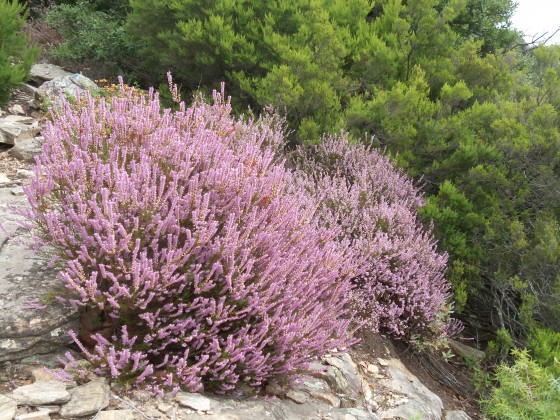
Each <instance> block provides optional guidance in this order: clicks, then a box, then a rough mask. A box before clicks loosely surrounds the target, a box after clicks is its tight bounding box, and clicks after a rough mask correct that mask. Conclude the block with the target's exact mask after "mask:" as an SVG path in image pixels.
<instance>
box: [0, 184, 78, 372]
mask: <svg viewBox="0 0 560 420" xmlns="http://www.w3.org/2000/svg"><path fill="white" fill-rule="evenodd" d="M12 189H13V188H0V223H1V224H2V228H3V229H0V267H1V269H0V362H3V361H8V360H19V359H23V358H25V357H29V356H32V355H34V354H45V353H49V352H51V351H54V350H57V349H59V348H60V347H62V346H65V345H67V344H69V343H71V342H72V339H71V338H70V337H69V336H68V331H69V330H70V329H73V330H76V329H77V328H78V314H77V311H76V310H75V309H72V308H71V307H70V306H68V305H63V304H61V303H59V302H56V301H50V302H48V305H43V306H40V304H41V302H43V300H44V297H45V294H47V293H49V292H51V293H52V291H53V290H55V289H57V288H60V285H61V282H60V280H58V278H57V273H56V271H55V270H54V269H51V268H49V267H48V266H47V261H46V259H45V258H44V257H41V256H39V255H38V254H37V253H36V252H34V251H32V250H30V249H28V248H27V247H26V246H25V245H23V244H22V243H21V242H19V241H20V240H23V241H29V240H30V239H29V236H28V234H27V233H25V232H24V231H23V230H22V229H21V227H20V225H19V224H18V220H20V216H17V215H16V214H14V213H13V212H12V211H11V210H10V208H9V206H11V205H14V206H18V205H25V204H26V203H27V199H26V198H25V197H24V196H16V195H13V194H12V191H11V190H12ZM32 302H35V303H37V304H38V305H37V306H36V307H35V308H31V307H30V303H32Z"/></svg>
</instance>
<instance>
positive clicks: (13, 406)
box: [0, 395, 17, 420]
mask: <svg viewBox="0 0 560 420" xmlns="http://www.w3.org/2000/svg"><path fill="white" fill-rule="evenodd" d="M16 411H17V403H16V402H15V401H14V400H13V399H11V398H8V397H6V396H4V395H0V420H12V419H13V418H14V416H15V415H16Z"/></svg>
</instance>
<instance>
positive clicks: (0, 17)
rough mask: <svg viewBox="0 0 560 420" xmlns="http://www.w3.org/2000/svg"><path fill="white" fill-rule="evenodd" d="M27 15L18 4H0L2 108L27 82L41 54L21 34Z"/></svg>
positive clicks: (0, 85) (0, 98) (0, 83)
mask: <svg viewBox="0 0 560 420" xmlns="http://www.w3.org/2000/svg"><path fill="white" fill-rule="evenodd" d="M27 15H28V12H27V9H26V8H25V7H24V6H23V5H21V4H19V3H18V1H17V0H13V1H7V0H0V106H3V105H5V104H7V103H8V101H9V100H10V94H11V92H12V89H14V88H16V87H17V86H19V85H20V84H21V83H23V82H25V81H26V80H27V77H28V76H29V69H30V68H31V66H32V65H33V63H34V62H35V58H36V57H37V54H38V53H39V50H38V49H37V48H34V47H30V46H29V43H28V40H27V38H26V37H25V35H24V34H22V33H21V29H22V28H23V26H24V24H25V19H26V18H27Z"/></svg>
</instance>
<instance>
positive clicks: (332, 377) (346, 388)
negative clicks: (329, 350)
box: [325, 353, 363, 408]
mask: <svg viewBox="0 0 560 420" xmlns="http://www.w3.org/2000/svg"><path fill="white" fill-rule="evenodd" d="M325 362H326V363H328V364H329V365H331V366H332V367H334V369H330V370H329V371H328V373H327V382H328V383H329V385H330V386H331V388H332V389H333V390H334V391H335V392H336V393H337V394H339V395H344V398H343V401H342V402H341V404H342V407H345V408H349V407H355V406H356V405H358V406H360V407H363V404H362V401H361V396H360V394H361V391H362V380H361V375H360V371H359V370H358V366H357V365H356V364H355V363H354V361H353V360H352V358H351V357H350V355H349V354H348V353H341V354H338V355H333V356H329V357H325Z"/></svg>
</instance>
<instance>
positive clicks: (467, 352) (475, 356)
mask: <svg viewBox="0 0 560 420" xmlns="http://www.w3.org/2000/svg"><path fill="white" fill-rule="evenodd" d="M449 348H450V349H451V350H453V352H454V353H456V354H458V355H459V356H462V357H463V358H465V359H470V360H473V361H475V362H479V361H481V360H482V359H484V357H486V353H484V352H483V351H482V350H478V349H475V348H474V347H471V346H467V345H466V344H463V343H461V342H460V341H456V340H453V339H449Z"/></svg>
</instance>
